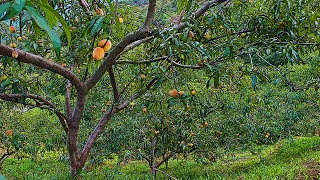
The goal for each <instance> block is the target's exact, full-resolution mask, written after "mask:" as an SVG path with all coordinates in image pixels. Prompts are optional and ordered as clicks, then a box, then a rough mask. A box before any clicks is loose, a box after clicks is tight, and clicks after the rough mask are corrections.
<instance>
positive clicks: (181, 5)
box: [178, 0, 187, 13]
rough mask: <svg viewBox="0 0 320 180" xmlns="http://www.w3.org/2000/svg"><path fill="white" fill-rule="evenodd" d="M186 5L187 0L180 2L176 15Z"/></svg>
mask: <svg viewBox="0 0 320 180" xmlns="http://www.w3.org/2000/svg"><path fill="white" fill-rule="evenodd" d="M186 4H187V0H180V1H179V2H178V13H180V12H181V11H182V10H183V9H184V7H185V6H186Z"/></svg>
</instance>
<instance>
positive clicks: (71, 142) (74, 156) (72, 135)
mask: <svg viewBox="0 0 320 180" xmlns="http://www.w3.org/2000/svg"><path fill="white" fill-rule="evenodd" d="M77 137H78V129H77V128H75V127H74V126H71V125H70V126H69V128H68V152H69V161H70V173H71V177H72V178H73V179H77V176H78V175H79V173H80V172H81V170H82V168H83V166H81V165H80V163H79V153H78V143H77V142H78V138H77Z"/></svg>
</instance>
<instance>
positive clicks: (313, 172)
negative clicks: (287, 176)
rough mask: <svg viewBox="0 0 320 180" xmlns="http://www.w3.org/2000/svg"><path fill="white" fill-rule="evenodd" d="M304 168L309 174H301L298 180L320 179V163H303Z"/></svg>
mask: <svg viewBox="0 0 320 180" xmlns="http://www.w3.org/2000/svg"><path fill="white" fill-rule="evenodd" d="M303 166H304V167H305V168H306V169H307V174H305V173H299V174H298V176H297V180H304V179H310V180H318V179H320V163H318V162H317V161H314V160H311V161H306V162H304V163H303Z"/></svg>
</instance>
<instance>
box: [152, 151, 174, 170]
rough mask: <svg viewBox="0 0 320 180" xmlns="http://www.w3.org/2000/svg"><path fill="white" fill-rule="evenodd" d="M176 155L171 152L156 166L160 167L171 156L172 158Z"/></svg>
mask: <svg viewBox="0 0 320 180" xmlns="http://www.w3.org/2000/svg"><path fill="white" fill-rule="evenodd" d="M173 156H174V154H169V155H168V156H167V157H165V158H164V159H162V161H161V162H159V163H158V164H157V165H156V167H155V168H158V167H160V166H161V165H162V164H163V163H164V162H166V161H167V160H169V159H170V158H172V157H173Z"/></svg>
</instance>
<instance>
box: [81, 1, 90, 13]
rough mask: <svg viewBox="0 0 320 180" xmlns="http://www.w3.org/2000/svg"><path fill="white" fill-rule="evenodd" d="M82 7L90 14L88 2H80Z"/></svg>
mask: <svg viewBox="0 0 320 180" xmlns="http://www.w3.org/2000/svg"><path fill="white" fill-rule="evenodd" d="M78 1H79V3H80V5H81V6H82V7H83V8H84V9H85V11H86V14H89V13H90V10H89V4H88V2H87V1H86V0H78Z"/></svg>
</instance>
